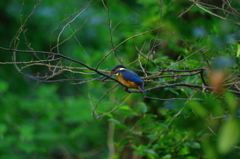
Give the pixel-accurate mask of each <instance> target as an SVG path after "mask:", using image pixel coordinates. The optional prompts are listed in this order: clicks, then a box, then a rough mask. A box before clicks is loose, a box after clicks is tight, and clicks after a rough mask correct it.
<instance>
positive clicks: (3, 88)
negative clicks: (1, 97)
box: [0, 80, 9, 93]
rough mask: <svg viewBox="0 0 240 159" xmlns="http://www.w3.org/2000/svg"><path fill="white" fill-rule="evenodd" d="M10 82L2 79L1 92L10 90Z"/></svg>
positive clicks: (0, 81)
mask: <svg viewBox="0 0 240 159" xmlns="http://www.w3.org/2000/svg"><path fill="white" fill-rule="evenodd" d="M8 87H9V85H8V83H7V82H5V81H3V80H0V93H4V92H5V91H7V90H8Z"/></svg>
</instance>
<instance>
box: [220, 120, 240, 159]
mask: <svg viewBox="0 0 240 159" xmlns="http://www.w3.org/2000/svg"><path fill="white" fill-rule="evenodd" d="M239 130H240V129H239V123H238V121H237V120H236V119H230V120H228V121H227V122H225V123H224V124H223V126H222V129H221V130H220V133H219V140H218V150H219V152H220V153H222V154H227V153H228V152H229V151H230V150H231V149H233V147H234V146H235V145H236V144H237V143H238V140H239Z"/></svg>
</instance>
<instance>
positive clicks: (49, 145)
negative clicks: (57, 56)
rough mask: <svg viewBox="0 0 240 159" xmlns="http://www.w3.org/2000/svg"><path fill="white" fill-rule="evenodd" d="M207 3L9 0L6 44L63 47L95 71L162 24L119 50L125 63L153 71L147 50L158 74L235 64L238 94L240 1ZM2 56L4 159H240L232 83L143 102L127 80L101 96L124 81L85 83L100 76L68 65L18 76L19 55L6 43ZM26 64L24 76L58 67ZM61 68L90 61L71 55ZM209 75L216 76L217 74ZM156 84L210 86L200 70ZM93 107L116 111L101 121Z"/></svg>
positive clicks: (4, 18) (164, 91)
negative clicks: (39, 78)
mask: <svg viewBox="0 0 240 159" xmlns="http://www.w3.org/2000/svg"><path fill="white" fill-rule="evenodd" d="M103 2H104V3H103ZM198 2H199V3H198V4H199V5H200V6H197V5H194V4H193V2H191V1H188V0H178V1H167V0H159V1H158V0H132V1H128V0H122V1H120V0H113V1H89V0H81V1H79V0H78V1H77V0H72V1H64V0H58V1H46V0H42V1H36V0H25V1H21V0H8V1H1V2H0V10H1V14H0V20H1V23H0V30H1V31H0V37H1V38H0V47H4V48H16V49H19V50H35V51H52V52H59V53H61V54H63V55H66V56H68V57H71V58H73V59H76V60H79V61H81V62H83V63H85V64H87V65H89V66H91V67H93V68H95V67H96V66H97V64H98V62H99V61H100V60H101V59H102V58H103V57H104V56H105V55H106V54H107V53H109V52H110V51H111V50H112V49H113V48H114V47H116V46H117V45H118V44H119V43H120V42H122V41H124V40H125V39H127V38H130V37H132V36H134V35H136V34H140V33H143V32H145V31H149V30H152V29H155V28H158V29H155V30H154V31H152V32H149V33H146V34H144V35H141V36H137V37H135V38H133V39H131V40H128V41H127V42H125V43H123V44H122V45H121V46H120V47H118V48H117V50H116V52H115V53H116V55H117V57H118V58H119V59H120V61H122V62H123V64H124V65H126V66H128V68H130V69H132V70H134V71H136V72H137V73H138V74H139V75H140V76H144V74H143V73H142V72H141V71H139V70H141V68H140V64H139V62H138V61H136V60H137V59H138V57H139V54H138V50H141V54H142V55H145V58H141V63H142V64H143V65H144V66H146V69H147V71H149V72H152V73H149V75H153V74H156V73H157V72H159V71H160V70H161V69H173V70H191V69H198V68H209V67H216V68H218V69H219V67H220V70H224V71H225V67H227V71H228V72H229V76H228V77H229V79H228V80H226V84H229V85H228V89H230V90H235V91H238V90H236V89H235V88H233V83H234V82H235V85H237V86H238V83H237V82H238V81H239V78H238V77H239V54H240V53H239V44H238V43H239V40H240V34H239V31H240V30H239V23H240V13H239V9H240V4H239V2H237V1H234V0H233V1H221V2H220V1H210V0H203V1H198ZM88 4H89V6H87V7H86V5H88ZM34 7H36V8H35V9H34V12H33V14H31V12H32V10H33V8H34ZM106 8H107V9H106ZM204 9H205V10H204ZM206 10H207V11H210V13H212V14H210V13H209V12H207V11H206ZM78 13H80V14H79V16H77V17H76V15H77V14H78ZM30 14H31V15H30ZM29 15H30V16H29ZM216 15H217V16H216ZM75 17H76V19H75V20H74V21H73V22H72V23H71V24H70V25H67V24H68V23H69V22H70V21H71V20H72V19H74V18H75ZM222 17H224V18H222ZM25 20H27V21H26V23H24V22H25ZM22 24H25V25H24V27H23V28H22V30H20V31H21V34H19V35H18V37H17V38H15V39H13V38H14V37H15V35H17V31H18V30H19V28H20V27H21V26H22ZM77 29H79V30H78V31H77V32H75V33H74V31H76V30H77ZM61 32H62V33H61ZM60 33H61V36H60ZM69 37H71V38H69ZM58 38H59V40H60V42H61V41H64V40H65V39H68V38H69V39H68V40H66V41H65V42H64V43H62V44H61V45H60V46H59V48H58V49H57V47H54V46H56V44H57V43H58ZM111 38H112V41H111ZM154 42H155V43H154ZM154 45H156V46H155V47H153V46H154ZM151 49H152V50H151ZM150 51H151V52H150ZM0 53H1V58H0V62H1V63H0V64H1V65H0V67H1V69H0V75H1V78H0V109H1V111H0V158H2V159H5V158H9V159H10V158H11V159H14V158H16V159H21V158H22V159H25V158H36V159H41V158H43V159H46V158H50V159H67V158H68V159H75V158H76V159H82V158H84V159H95V158H101V159H104V158H109V159H111V158H113V159H120V158H121V159H140V158H141V159H144V158H149V159H155V158H156V159H158V158H162V159H170V158H177V159H180V158H184V159H185V158H187V159H198V158H213V159H214V158H215V159H219V158H231V159H232V158H239V156H240V153H239V152H240V151H239V148H240V147H239V146H240V145H239V136H240V132H239V126H240V125H239V118H238V116H239V113H240V111H239V100H238V96H239V94H237V93H235V94H234V93H233V92H231V91H228V89H225V90H224V92H223V93H222V94H221V95H217V94H215V93H213V92H211V91H207V90H201V89H196V88H191V87H167V88H161V89H156V90H152V91H150V92H147V95H148V96H150V97H154V98H161V99H170V98H184V99H190V98H195V99H196V98H197V99H200V100H199V101H190V100H169V101H159V100H153V99H149V98H145V99H144V98H143V95H142V94H139V93H132V94H128V93H127V92H125V91H124V90H123V87H122V86H118V87H117V88H115V89H113V90H111V91H110V92H108V93H107V94H106V96H104V98H103V99H101V97H102V96H103V95H104V94H105V93H106V92H107V91H108V90H109V89H110V88H112V87H113V86H115V85H116V83H114V82H100V81H97V80H96V81H92V82H88V83H83V84H77V83H78V82H80V81H81V79H92V78H97V77H99V75H97V74H93V75H91V74H88V73H91V72H90V71H88V70H77V69H73V70H74V71H80V72H85V73H87V74H82V73H73V72H68V71H66V72H63V73H61V74H59V75H57V76H55V77H54V78H52V79H50V80H48V81H37V80H34V79H32V78H31V77H26V76H24V75H22V74H21V73H19V72H18V71H17V69H16V68H15V66H14V65H13V64H11V63H10V64H6V63H5V62H11V61H12V58H13V54H12V53H11V52H9V51H4V50H0ZM115 53H112V54H110V55H109V56H108V57H107V58H106V59H105V60H104V61H103V62H102V63H101V64H100V65H99V68H98V69H99V70H102V71H103V70H105V71H110V70H111V69H112V68H113V67H114V66H115V65H118V64H120V62H119V60H118V59H117V58H116V56H115ZM16 58H17V61H19V62H20V61H31V60H39V59H45V58H46V55H35V54H26V53H17V55H16ZM147 59H150V61H149V60H147ZM133 61H135V62H133ZM229 61H230V62H229ZM229 63H230V64H229ZM45 64H46V63H45ZM52 64H55V65H57V63H54V62H53V63H52ZM26 65H27V64H24V63H20V64H18V65H17V66H18V67H19V68H21V69H22V70H21V71H22V72H23V73H24V74H28V75H32V76H37V75H39V76H44V75H47V74H48V75H49V74H51V71H49V69H48V67H46V66H44V65H40V64H35V65H33V66H28V67H24V66H26ZM61 65H62V66H63V65H64V66H71V67H76V68H77V67H78V68H80V67H81V68H83V67H82V66H81V65H79V64H77V63H72V62H71V61H68V60H64V59H63V60H61ZM225 65H226V66H225ZM223 67H224V68H223ZM164 75H172V74H171V73H166V74H164ZM204 77H205V78H206V81H207V82H208V72H205V74H204ZM54 80H61V82H58V81H54ZM154 82H158V83H157V84H160V85H164V84H174V83H178V82H184V83H189V84H199V85H202V80H201V78H200V76H199V75H195V76H193V75H192V76H185V77H182V78H173V77H165V78H157V79H154V80H152V81H151V80H145V85H146V86H145V87H146V89H147V88H151V87H153V86H156V84H154ZM74 83H75V84H74ZM100 99H101V101H100ZM116 107H118V108H117V109H116V110H115V111H113V112H111V113H109V111H111V110H112V109H113V108H116ZM95 108H96V109H95ZM94 109H95V111H96V112H97V113H98V115H103V114H105V113H109V114H107V115H105V116H103V117H102V118H100V119H98V120H97V119H95V118H94V115H93V114H94Z"/></svg>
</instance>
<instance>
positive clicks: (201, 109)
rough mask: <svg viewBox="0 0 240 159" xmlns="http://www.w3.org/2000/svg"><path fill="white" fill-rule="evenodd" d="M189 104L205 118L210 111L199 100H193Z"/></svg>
mask: <svg viewBox="0 0 240 159" xmlns="http://www.w3.org/2000/svg"><path fill="white" fill-rule="evenodd" d="M188 105H189V107H190V108H191V109H193V111H194V112H195V113H196V114H197V115H198V116H200V117H202V118H205V117H206V116H207V115H208V111H207V110H206V109H205V108H204V107H203V106H202V105H200V104H199V102H197V101H191V102H189V104H188Z"/></svg>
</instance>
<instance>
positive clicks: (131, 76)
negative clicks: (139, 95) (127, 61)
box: [119, 69, 143, 85]
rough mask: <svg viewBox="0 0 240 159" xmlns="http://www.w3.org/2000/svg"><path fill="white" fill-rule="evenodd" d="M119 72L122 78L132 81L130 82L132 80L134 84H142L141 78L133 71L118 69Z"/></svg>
mask: <svg viewBox="0 0 240 159" xmlns="http://www.w3.org/2000/svg"><path fill="white" fill-rule="evenodd" d="M119 72H120V73H121V75H122V78H123V79H124V80H126V81H132V82H134V83H136V84H139V85H141V84H143V82H142V80H141V78H140V77H139V76H138V75H137V74H136V73H135V72H133V71H131V70H127V69H126V70H120V71H119Z"/></svg>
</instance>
